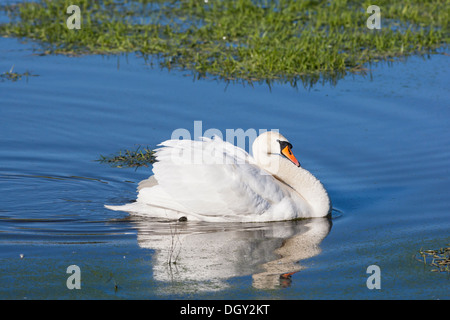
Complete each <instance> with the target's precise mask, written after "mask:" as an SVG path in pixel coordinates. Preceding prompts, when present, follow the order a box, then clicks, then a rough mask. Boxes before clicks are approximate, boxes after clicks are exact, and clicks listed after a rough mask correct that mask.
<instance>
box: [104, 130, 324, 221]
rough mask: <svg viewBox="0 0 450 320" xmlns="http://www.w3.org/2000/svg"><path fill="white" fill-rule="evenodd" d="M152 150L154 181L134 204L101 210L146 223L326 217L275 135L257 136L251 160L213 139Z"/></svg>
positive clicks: (318, 187) (315, 187)
mask: <svg viewBox="0 0 450 320" xmlns="http://www.w3.org/2000/svg"><path fill="white" fill-rule="evenodd" d="M158 146H159V147H160V148H158V149H156V150H155V152H156V153H155V156H156V160H157V161H156V162H155V163H154V164H153V173H154V175H152V176H150V177H149V178H148V179H146V180H143V181H141V182H140V183H139V185H138V188H137V191H138V196H137V199H136V201H135V202H132V203H128V204H125V205H121V206H110V205H106V206H105V207H106V208H108V209H111V210H116V211H117V210H120V211H126V212H129V213H132V214H137V215H143V216H148V217H158V218H168V219H179V218H181V217H185V218H187V219H188V220H196V221H211V222H227V221H236V222H266V221H283V220H293V219H299V218H314V217H326V216H329V215H330V213H331V201H330V198H329V196H328V193H327V191H326V190H325V188H324V186H323V185H322V183H321V182H320V181H319V180H318V179H317V178H316V177H314V176H313V175H312V174H311V173H310V172H309V171H307V170H306V169H304V168H303V167H302V166H301V165H300V163H299V161H298V160H297V159H296V158H295V156H294V154H293V153H292V149H293V147H292V144H291V143H290V142H289V141H288V140H287V139H286V138H285V137H284V136H283V135H281V134H280V133H278V132H275V131H267V132H264V133H262V134H260V135H259V136H258V137H257V138H256V139H255V141H254V142H253V145H252V153H253V156H251V155H249V154H248V153H247V152H246V151H244V150H243V149H241V148H238V147H236V146H234V145H233V144H231V143H229V142H226V141H223V140H222V139H220V138H219V137H217V136H215V137H213V138H212V139H210V138H205V137H204V138H201V140H167V141H165V142H162V143H161V144H159V145H158Z"/></svg>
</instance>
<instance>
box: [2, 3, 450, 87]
mask: <svg viewBox="0 0 450 320" xmlns="http://www.w3.org/2000/svg"><path fill="white" fill-rule="evenodd" d="M71 4H74V5H78V6H79V7H80V9H81V29H79V30H76V29H72V30H71V29H69V28H67V26H66V20H67V18H68V17H69V16H70V14H68V13H67V12H66V10H67V7H68V6H69V5H71ZM371 4H372V3H371V2H370V1H362V2H361V1H349V0H333V1H319V0H306V1H286V0H278V1H269V0H184V1H174V0H169V1H162V0H99V1H88V0H70V1H69V0H41V1H36V2H29V3H23V4H19V5H4V6H3V7H2V8H3V10H4V11H6V13H7V14H8V15H9V17H10V22H8V23H5V24H2V25H0V35H2V36H7V37H23V38H27V39H33V40H37V41H38V42H39V43H40V45H41V50H42V52H43V53H47V54H51V53H63V54H74V55H78V54H119V53H136V54H138V55H142V56H143V57H145V58H147V59H148V61H149V62H153V63H158V64H160V65H161V66H162V67H165V68H168V69H172V68H176V69H183V70H189V71H191V72H193V73H194V74H195V75H196V76H199V77H201V76H212V77H215V78H220V79H225V80H243V81H246V82H253V81H273V80H280V81H287V82H291V83H292V84H295V83H296V82H297V81H299V80H301V81H304V82H315V81H317V80H318V79H328V80H331V81H335V80H336V79H338V78H339V77H341V76H343V75H345V74H346V73H348V72H358V71H361V70H363V69H364V67H365V65H366V64H367V63H368V62H374V61H379V60H384V59H390V58H393V57H399V56H405V55H409V54H412V53H429V52H430V51H432V50H434V49H436V48H439V47H442V46H446V45H447V43H448V38H449V32H448V31H449V30H448V8H449V7H450V1H437V0H430V1H421V0H409V1H408V0H407V1H387V0H378V1H377V6H379V7H380V11H381V29H379V30H377V29H373V30H370V29H369V28H367V26H366V21H367V19H368V18H369V16H370V15H371V14H370V13H367V12H366V10H367V8H368V7H369V6H370V5H371ZM154 58H156V59H154Z"/></svg>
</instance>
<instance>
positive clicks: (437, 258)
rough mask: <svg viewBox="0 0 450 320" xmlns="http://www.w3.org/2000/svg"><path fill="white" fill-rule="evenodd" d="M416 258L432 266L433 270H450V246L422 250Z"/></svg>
mask: <svg viewBox="0 0 450 320" xmlns="http://www.w3.org/2000/svg"><path fill="white" fill-rule="evenodd" d="M416 259H417V260H419V261H421V262H423V263H424V264H426V265H429V266H432V267H433V268H432V269H431V271H432V272H447V273H448V272H450V247H447V248H440V249H437V250H422V249H421V250H420V251H419V252H418V256H416Z"/></svg>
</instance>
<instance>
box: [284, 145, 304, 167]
mask: <svg viewBox="0 0 450 320" xmlns="http://www.w3.org/2000/svg"><path fill="white" fill-rule="evenodd" d="M281 154H282V155H283V156H285V157H286V158H288V159H289V160H291V161H292V163H293V164H295V165H296V166H297V167H300V162H298V160H297V159H296V158H295V157H294V154H293V153H292V151H291V148H289V146H286V147H285V148H284V149H283V150H281Z"/></svg>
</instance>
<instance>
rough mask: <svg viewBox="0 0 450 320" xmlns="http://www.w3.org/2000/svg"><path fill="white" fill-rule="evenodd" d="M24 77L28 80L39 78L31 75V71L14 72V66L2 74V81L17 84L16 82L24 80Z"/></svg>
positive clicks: (0, 75)
mask: <svg viewBox="0 0 450 320" xmlns="http://www.w3.org/2000/svg"><path fill="white" fill-rule="evenodd" d="M22 77H26V78H27V80H28V77H37V75H35V74H31V73H30V72H29V71H26V72H24V73H17V72H14V66H12V67H11V69H10V70H9V71H6V72H3V73H2V74H0V79H1V81H5V80H9V81H12V82H15V81H18V80H20V79H22Z"/></svg>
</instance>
